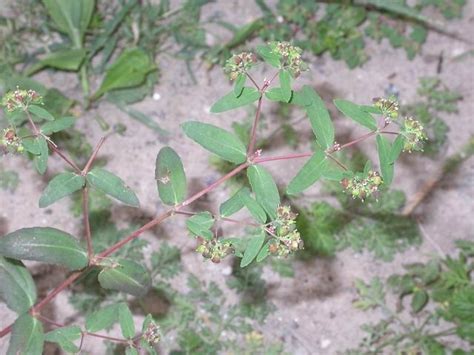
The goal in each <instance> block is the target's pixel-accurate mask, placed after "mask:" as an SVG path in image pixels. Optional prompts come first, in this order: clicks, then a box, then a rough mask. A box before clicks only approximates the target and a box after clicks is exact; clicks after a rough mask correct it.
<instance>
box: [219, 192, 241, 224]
mask: <svg viewBox="0 0 474 355" xmlns="http://www.w3.org/2000/svg"><path fill="white" fill-rule="evenodd" d="M244 190H245V188H241V189H240V190H239V191H237V192H236V193H235V194H233V195H232V197H230V198H229V199H228V200H227V201H225V202H223V203H222V204H221V205H220V207H219V214H220V215H221V217H230V216H232V215H233V214H234V213H237V212H239V211H240V210H241V209H242V208H243V207H244V203H243V201H242V200H241V198H240V195H241V194H242V192H243V191H244ZM246 190H247V191H248V189H246Z"/></svg>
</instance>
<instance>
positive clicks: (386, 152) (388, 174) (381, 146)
mask: <svg viewBox="0 0 474 355" xmlns="http://www.w3.org/2000/svg"><path fill="white" fill-rule="evenodd" d="M376 141H377V151H378V153H379V161H380V171H381V173H382V178H383V183H384V185H385V186H387V187H388V186H390V184H391V183H392V180H393V173H394V169H395V166H394V161H393V159H392V145H391V144H390V142H389V141H388V139H387V138H385V137H383V136H381V135H377V137H376Z"/></svg>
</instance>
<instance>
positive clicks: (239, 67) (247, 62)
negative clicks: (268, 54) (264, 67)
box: [224, 52, 257, 80]
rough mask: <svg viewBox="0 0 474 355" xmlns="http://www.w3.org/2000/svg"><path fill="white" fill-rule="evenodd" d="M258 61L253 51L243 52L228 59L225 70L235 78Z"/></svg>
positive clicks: (232, 78)
mask: <svg viewBox="0 0 474 355" xmlns="http://www.w3.org/2000/svg"><path fill="white" fill-rule="evenodd" d="M256 62H257V57H256V56H255V54H253V53H248V52H242V53H240V54H234V55H233V56H232V57H231V58H229V59H227V62H226V63H225V67H224V71H225V72H226V73H227V74H229V77H230V80H235V79H237V77H238V76H239V74H245V73H246V72H247V71H248V70H249V69H250V68H252V66H253V65H255V63H256Z"/></svg>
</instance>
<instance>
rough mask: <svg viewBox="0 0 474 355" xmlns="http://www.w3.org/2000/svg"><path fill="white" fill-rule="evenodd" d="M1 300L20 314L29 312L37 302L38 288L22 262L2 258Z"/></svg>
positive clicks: (0, 270)
mask: <svg viewBox="0 0 474 355" xmlns="http://www.w3.org/2000/svg"><path fill="white" fill-rule="evenodd" d="M0 285H1V286H0V299H2V300H3V301H4V302H5V303H6V305H7V307H8V308H10V309H11V310H12V311H15V312H16V313H18V314H21V313H25V312H26V311H28V310H29V309H30V308H31V307H32V306H33V305H34V304H35V302H36V286H35V283H34V281H33V278H32V277H31V274H30V273H29V271H28V269H27V268H26V267H25V265H23V263H22V262H21V261H18V260H13V259H7V258H2V257H0Z"/></svg>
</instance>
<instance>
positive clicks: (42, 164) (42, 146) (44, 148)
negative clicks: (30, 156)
mask: <svg viewBox="0 0 474 355" xmlns="http://www.w3.org/2000/svg"><path fill="white" fill-rule="evenodd" d="M35 139H36V144H37V147H38V151H39V154H37V155H35V157H34V165H35V168H36V170H38V172H39V173H40V174H41V175H43V174H44V173H45V172H46V168H47V167H48V156H49V150H48V142H46V138H44V137H43V136H39V137H37V138H35Z"/></svg>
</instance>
